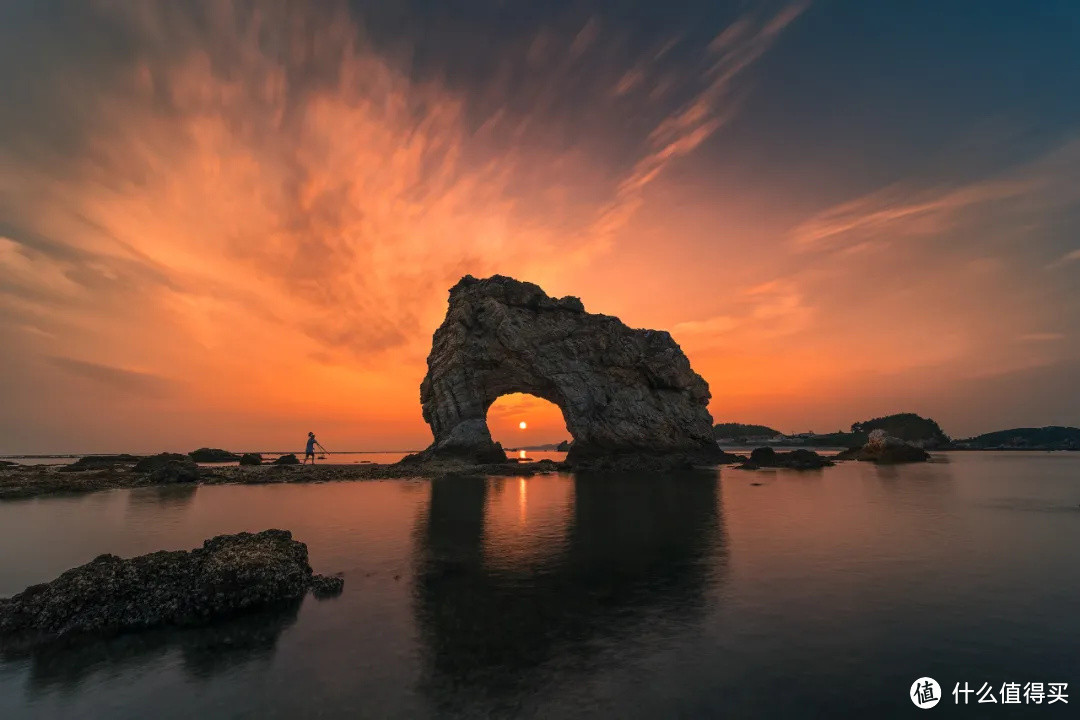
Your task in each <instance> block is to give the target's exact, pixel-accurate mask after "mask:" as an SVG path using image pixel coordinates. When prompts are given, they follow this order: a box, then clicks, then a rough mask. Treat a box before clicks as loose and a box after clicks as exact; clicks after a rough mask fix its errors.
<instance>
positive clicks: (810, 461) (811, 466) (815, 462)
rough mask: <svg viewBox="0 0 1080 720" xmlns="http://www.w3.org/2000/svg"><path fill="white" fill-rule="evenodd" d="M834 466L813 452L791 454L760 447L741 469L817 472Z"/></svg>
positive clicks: (793, 452) (828, 460)
mask: <svg viewBox="0 0 1080 720" xmlns="http://www.w3.org/2000/svg"><path fill="white" fill-rule="evenodd" d="M833 464H834V463H833V461H832V460H830V459H828V458H825V457H822V456H821V455H818V454H817V453H816V452H814V451H813V450H805V449H803V448H798V449H796V450H792V451H790V452H776V450H774V449H773V448H771V447H759V448H755V449H754V450H753V451H752V452H751V453H750V459H749V460H747V461H746V462H745V463H743V464H742V465H741V466H740V467H741V468H742V469H743V470H757V469H759V468H789V469H791V470H816V469H818V468H823V467H829V466H831V465H833Z"/></svg>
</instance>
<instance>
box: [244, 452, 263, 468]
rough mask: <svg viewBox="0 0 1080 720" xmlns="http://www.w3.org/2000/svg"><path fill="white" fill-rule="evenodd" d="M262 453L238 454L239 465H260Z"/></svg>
mask: <svg viewBox="0 0 1080 720" xmlns="http://www.w3.org/2000/svg"><path fill="white" fill-rule="evenodd" d="M262 463H263V459H262V455H260V454H259V453H244V454H243V455H241V456H240V464H241V465H262Z"/></svg>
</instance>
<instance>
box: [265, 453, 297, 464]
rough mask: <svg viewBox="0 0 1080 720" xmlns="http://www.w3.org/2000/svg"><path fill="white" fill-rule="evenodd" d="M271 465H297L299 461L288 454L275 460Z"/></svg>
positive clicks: (294, 456)
mask: <svg viewBox="0 0 1080 720" xmlns="http://www.w3.org/2000/svg"><path fill="white" fill-rule="evenodd" d="M271 464H272V465H299V464H300V461H299V460H297V459H296V455H294V454H292V453H289V454H288V455H282V456H281V457H279V458H278V459H277V460H275V461H274V462H273V463H271Z"/></svg>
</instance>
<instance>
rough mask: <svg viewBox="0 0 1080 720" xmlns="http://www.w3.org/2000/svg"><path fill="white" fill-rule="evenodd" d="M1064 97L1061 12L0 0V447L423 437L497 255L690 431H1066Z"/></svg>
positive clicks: (1050, 5)
mask: <svg viewBox="0 0 1080 720" xmlns="http://www.w3.org/2000/svg"><path fill="white" fill-rule="evenodd" d="M1077 77H1080V4H1077V3H1074V2H1069V1H1066V0H1042V1H1040V2H1033V3H1016V2H993V1H990V0H984V1H980V2H974V1H971V2H964V1H958V2H952V3H911V2H907V1H906V0H880V1H878V2H873V3H867V2H863V1H862V0H832V1H829V0H791V1H789V0H777V1H769V0H764V1H761V2H746V1H741V0H740V1H739V2H713V1H710V2H704V1H701V0H693V1H691V0H675V1H670V0H669V1H666V2H644V1H626V2H615V1H607V2H596V3H584V2H577V1H567V2H511V1H510V0H477V1H476V2H463V1H461V0H452V1H448V0H425V1H421V0H400V1H398V2H394V3H385V2H366V3H365V2H352V3H347V2H327V3H312V4H308V3H299V2H297V3H293V2H228V1H226V0H221V1H218V0H213V1H210V0H208V1H206V2H183V3H175V2H165V1H162V2H153V1H151V0H147V1H146V2H114V1H91V2H82V1H79V2H55V1H42V2H33V3H29V2H21V1H20V2H11V1H10V0H0V98H3V102H2V103H0V453H5V454H15V453H50V452H73V453H79V452H118V451H129V452H157V451H163V450H170V451H177V450H180V451H186V450H190V449H193V448H195V447H200V446H213V447H226V448H231V449H279V448H281V449H287V448H299V447H301V446H302V442H303V440H304V437H305V436H306V434H307V431H308V430H314V431H316V432H317V434H318V435H319V438H320V440H321V441H322V442H323V443H324V444H325V445H326V446H327V447H329V448H330V449H334V450H336V449H340V450H362V449H370V450H384V449H385V450H389V449H418V448H422V447H424V446H426V445H427V444H428V443H429V442H430V440H431V434H430V431H429V429H428V427H427V426H426V424H425V423H424V422H423V419H422V417H421V411H420V405H419V385H420V381H421V380H422V378H423V376H424V373H425V370H426V364H425V358H426V355H427V352H428V350H429V349H430V342H431V334H432V332H433V331H434V330H435V328H436V327H438V325H439V323H440V322H441V320H442V317H443V315H444V314H445V311H446V302H447V290H448V289H449V288H450V287H451V286H452V285H453V284H454V283H455V282H456V281H457V280H458V278H460V277H461V276H462V275H465V274H472V275H474V276H477V277H485V276H489V275H492V274H495V273H501V274H506V275H511V276H513V277H517V278H519V279H522V280H528V281H531V282H535V283H537V284H539V285H540V286H541V287H543V288H544V289H545V290H546V291H547V292H548V293H549V294H551V295H553V296H563V295H574V296H577V297H580V298H581V299H582V300H583V302H584V304H585V306H586V309H588V310H589V311H591V312H602V313H605V314H610V315H617V316H618V317H620V318H621V319H622V320H623V321H624V322H626V323H627V324H628V325H630V326H632V327H641V328H660V329H666V330H669V331H670V332H671V333H672V335H673V337H674V338H675V340H676V341H677V342H678V343H679V344H680V345H681V347H682V348H683V350H684V351H685V352H686V353H687V355H688V356H689V358H690V361H691V364H692V366H693V367H694V369H695V370H696V371H697V372H698V373H700V374H701V375H702V376H703V377H704V378H705V379H706V381H708V383H709V386H710V388H711V390H712V402H711V404H710V411H711V413H712V415H713V417H714V419H715V420H716V421H717V422H748V423H763V424H767V425H770V426H772V427H775V428H777V429H779V430H782V431H786V432H806V431H816V432H831V431H835V430H838V429H846V428H848V427H849V426H850V425H851V423H852V422H855V421H858V420H862V419H866V418H869V417H875V416H880V415H885V414H889V413H893V412H904V411H910V412H917V413H919V414H922V415H924V416H930V417H933V418H934V419H936V420H937V421H938V422H939V423H940V424H941V425H942V427H943V428H944V430H945V431H946V432H947V433H948V434H950V435H952V436H954V437H966V436H970V435H974V434H978V433H982V432H988V431H992V430H997V429H1002V428H1009V427H1018V426H1043V425H1052V424H1060V425H1080V403H1078V402H1077V400H1076V398H1078V397H1080V283H1078V282H1077V281H1078V278H1080V232H1078V230H1080V93H1077V92H1076V78H1077ZM521 420H526V421H527V424H528V429H527V430H524V431H521V430H518V429H517V426H518V423H519V421H521ZM489 422H490V424H491V427H492V432H493V435H494V436H495V438H496V439H498V440H502V441H503V442H504V443H508V444H509V445H514V444H529V443H540V442H557V441H559V440H562V439H565V438H566V437H568V434H567V432H566V430H565V427H564V425H563V424H562V419H561V416H560V413H559V411H558V409H557V408H554V406H550V405H546V403H544V402H543V401H539V400H535V399H530V398H528V397H521V396H513V397H508V398H505V399H500V400H499V401H497V403H496V405H495V406H493V408H492V410H491V412H490V415H489Z"/></svg>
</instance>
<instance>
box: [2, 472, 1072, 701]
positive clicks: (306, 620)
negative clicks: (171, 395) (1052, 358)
mask: <svg viewBox="0 0 1080 720" xmlns="http://www.w3.org/2000/svg"><path fill="white" fill-rule="evenodd" d="M936 457H937V459H938V460H939V462H934V463H929V464H922V465H912V466H904V467H893V468H878V467H874V466H871V465H867V464H863V463H843V464H841V465H838V466H837V467H834V468H827V469H825V470H823V471H819V472H804V473H797V472H791V471H776V472H748V471H740V470H736V469H733V468H723V469H720V470H719V471H716V472H706V473H691V474H685V475H672V476H668V477H665V478H656V477H651V478H636V477H602V476H574V475H550V476H535V477H529V478H515V477H511V478H498V479H486V480H485V479H481V478H474V479H470V478H454V479H446V480H439V481H419V480H417V481H400V480H395V481H380V482H360V483H348V482H338V483H325V484H318V485H268V486H203V487H197V488H196V487H190V488H189V487H171V488H143V489H135V490H117V491H108V492H101V493H96V494H91V495H85V496H79V497H61V498H56V497H53V498H43V499H31V500H21V501H8V502H0V596H5V595H10V594H13V593H15V592H18V591H20V590H22V589H23V588H24V587H26V586H27V585H29V584H32V583H36V582H41V581H44V580H49V579H52V578H53V577H55V576H56V575H57V574H59V573H60V572H62V571H63V570H65V569H67V568H69V567H72V566H74V565H78V564H81V563H84V562H86V561H88V560H90V559H92V558H93V557H94V556H96V555H98V554H100V553H103V552H111V553H116V554H119V555H123V556H130V555H134V554H139V553H145V552H150V551H153V550H158V549H178V548H191V547H195V546H196V545H198V544H200V543H201V542H202V540H203V539H205V538H208V537H210V536H212V535H216V534H219V533H225V532H237V531H240V530H252V531H255V530H261V529H265V528H270V527H281V528H287V529H290V530H292V531H293V533H294V535H295V536H296V537H297V538H298V539H300V540H303V541H304V542H306V543H308V546H309V548H310V553H311V559H312V565H313V566H314V567H315V569H316V571H319V572H331V573H332V572H338V571H343V572H344V573H345V576H346V585H345V592H344V594H343V595H342V596H341V597H340V598H337V599H334V600H329V601H322V602H319V601H315V600H314V599H311V598H308V599H307V600H305V601H304V603H303V604H302V605H301V606H300V607H298V608H286V609H283V610H280V611H277V612H273V613H268V614H263V615H257V616H253V617H248V618H245V619H243V620H239V621H234V622H229V623H224V624H220V625H217V626H214V627H210V628H206V629H201V630H189V631H166V632H159V633H151V634H147V635H133V636H128V637H122V638H117V639H113V640H110V641H102V642H94V643H90V644H87V645H83V646H81V647H78V648H73V649H66V650H64V649H52V650H49V649H45V650H41V651H39V652H37V653H35V654H33V655H30V656H12V655H10V654H8V655H5V656H4V657H3V658H2V659H0V718H23V717H42V718H46V717H49V718H51V717H110V718H190V717H201V718H218V717H221V718H276V717H282V718H285V717H331V718H336V717H349V718H351V717H401V718H413V717H419V718H423V717H456V716H466V717H473V716H476V717H485V716H498V717H505V716H521V717H604V718H608V717H620V718H627V717H629V718H637V717H642V718H644V717H715V716H720V715H724V716H728V717H806V716H815V715H820V716H838V717H841V716H850V717H894V716H895V717H900V716H909V715H911V714H912V713H918V712H919V711H918V710H917V709H916V708H915V707H914V706H913V705H912V704H911V702H910V701H909V700H908V699H907V693H908V688H909V686H910V685H911V683H912V682H913V681H914V680H915V678H917V677H920V676H923V675H929V676H931V677H934V678H936V679H937V680H938V682H940V683H941V685H942V686H943V687H944V688H945V692H946V693H947V694H948V693H949V692H950V691H951V689H952V687H953V685H954V684H955V683H956V682H964V681H967V682H969V683H971V684H972V685H975V686H978V685H981V684H982V683H983V682H990V683H991V684H993V685H995V686H1000V685H1001V683H1002V682H1004V681H1016V682H1021V683H1023V682H1027V681H1041V682H1069V683H1070V688H1071V689H1072V690H1076V689H1077V683H1080V660H1078V652H1077V649H1076V647H1077V640H1078V638H1080V619H1078V617H1077V613H1076V599H1077V597H1078V596H1080V565H1078V563H1077V562H1076V557H1075V548H1076V547H1077V546H1078V545H1080V454H1066V453H1007V454H1005V453H1002V454H995V453H945V454H941V455H938V456H936ZM753 483H761V484H760V485H754V484H753ZM1076 702H1080V698H1078V699H1076V700H1073V701H1072V702H1071V703H1070V705H1068V706H1063V705H1061V704H1057V705H1055V706H1053V707H1048V706H1045V705H1044V706H1042V707H1033V706H1029V707H1026V708H1025V707H1019V708H1014V707H1001V706H995V707H994V708H993V716H995V717H996V716H998V715H1002V716H1006V715H1009V716H1016V715H1017V714H1023V715H1031V716H1037V717H1050V716H1055V717H1064V716H1068V715H1070V709H1072V708H1074V707H1075V703H1076ZM985 707H986V706H974V705H973V706H971V707H969V708H968V709H967V713H966V714H967V715H969V716H972V717H976V716H983V717H985V716H988V715H990V713H988V712H985V711H984V708H985ZM933 712H937V713H938V714H945V715H949V716H964V715H965V712H964V709H963V708H957V707H955V706H954V705H953V704H952V698H951V695H948V697H947V699H946V701H944V702H942V704H941V705H939V706H938V707H937V708H936V709H935V710H934V711H933Z"/></svg>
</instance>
